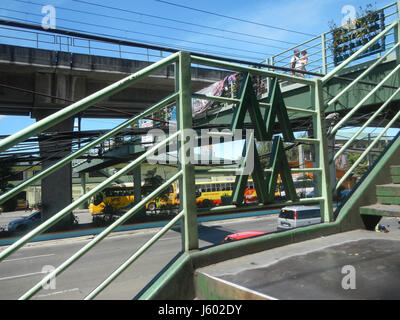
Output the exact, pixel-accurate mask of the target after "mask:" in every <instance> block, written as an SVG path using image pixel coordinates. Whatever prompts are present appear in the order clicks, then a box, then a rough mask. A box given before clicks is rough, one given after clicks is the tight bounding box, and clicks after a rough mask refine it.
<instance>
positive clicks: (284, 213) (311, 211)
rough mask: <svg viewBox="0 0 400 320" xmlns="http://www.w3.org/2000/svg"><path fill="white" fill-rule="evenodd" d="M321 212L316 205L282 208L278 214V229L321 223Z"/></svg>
mask: <svg viewBox="0 0 400 320" xmlns="http://www.w3.org/2000/svg"><path fill="white" fill-rule="evenodd" d="M321 221H322V219H321V212H320V209H319V207H316V206H290V207H284V208H282V210H281V212H280V213H279V216H278V230H287V229H293V228H298V227H304V226H309V225H312V224H317V223H321Z"/></svg>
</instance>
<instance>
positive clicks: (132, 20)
mask: <svg viewBox="0 0 400 320" xmlns="http://www.w3.org/2000/svg"><path fill="white" fill-rule="evenodd" d="M12 1H16V2H21V3H27V4H33V5H38V6H43V3H37V2H32V1H25V0H12ZM59 9H61V10H65V11H71V12H77V13H82V14H88V15H92V16H96V17H103V18H109V19H115V20H119V21H127V22H134V23H139V24H144V25H149V26H153V27H159V28H165V29H170V30H176V31H182V32H187V33H194V34H196V35H204V36H208V37H213V38H217V39H221V38H222V39H226V40H231V41H236V42H240V43H249V44H253V45H257V46H262V47H271V48H276V49H286V48H285V47H278V46H274V45H270V44H266V43H265V42H263V43H260V42H253V41H248V40H244V39H238V38H230V37H226V36H223V35H215V34H212V33H205V32H200V31H193V30H188V29H182V28H177V27H171V26H166V25H160V24H155V23H150V22H145V21H140V20H134V19H130V18H124V17H115V16H110V15H106V14H101V13H96V12H90V11H83V10H77V9H71V8H66V7H61V6H57V10H59Z"/></svg>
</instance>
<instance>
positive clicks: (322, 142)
mask: <svg viewBox="0 0 400 320" xmlns="http://www.w3.org/2000/svg"><path fill="white" fill-rule="evenodd" d="M392 30H393V31H394V32H395V33H397V32H398V21H395V22H393V23H392V24H391V25H390V26H388V27H387V28H386V29H385V31H384V32H382V33H381V34H379V35H378V36H377V37H375V38H374V39H373V40H372V41H371V43H369V44H367V45H366V46H365V47H363V48H362V49H361V50H359V51H358V52H357V53H355V54H354V55H353V56H352V57H350V58H349V59H347V60H346V61H344V62H343V63H342V64H341V65H340V66H338V67H337V68H334V69H333V70H332V71H331V72H329V73H328V74H326V75H325V76H324V77H322V78H317V79H305V78H300V77H294V76H290V75H286V74H280V73H276V72H272V71H268V70H261V69H257V68H252V67H245V66H242V65H237V64H233V63H228V62H224V61H221V60H215V59H209V58H204V57H199V56H191V55H190V54H189V53H186V52H179V53H176V54H173V55H171V56H170V57H167V58H165V59H163V60H161V61H159V62H157V63H154V64H153V65H151V66H149V67H147V68H145V69H143V70H142V71H139V72H137V73H135V74H133V75H130V76H128V77H126V78H125V79H123V80H121V81H118V82H116V83H114V84H112V85H110V86H108V87H106V88H104V89H102V90H100V91H99V92H96V93H94V94H92V95H90V96H89V97H87V98H84V99H82V100H80V101H78V102H76V103H74V104H72V105H71V106H69V107H67V108H64V109H62V110H60V111H58V112H56V113H54V114H53V115H51V116H49V117H47V118H44V119H43V120H41V121H38V122H37V123H35V124H33V125H31V126H29V127H27V128H26V129H24V130H22V131H20V132H18V133H16V134H14V135H11V136H10V137H7V138H6V139H3V140H1V141H0V152H4V151H5V150H7V149H9V148H11V147H13V146H15V145H17V144H18V143H19V142H22V141H24V140H26V139H27V138H29V137H31V136H33V135H36V134H38V133H40V132H43V131H44V130H46V129H48V128H50V127H52V126H54V125H55V124H57V123H60V122H62V121H64V120H65V119H68V118H70V117H72V116H74V115H76V114H77V113H79V112H82V111H83V110H85V109H87V108H89V107H90V106H91V105H93V104H95V103H97V102H99V101H102V100H103V99H105V98H107V97H109V96H111V95H112V94H115V93H117V92H119V91H121V90H123V89H125V88H127V87H129V86H130V85H132V84H133V83H135V82H136V81H139V80H141V79H143V78H144V77H147V76H149V75H151V74H152V73H154V72H156V71H157V70H159V69H161V68H165V67H167V66H169V65H170V64H174V65H175V92H174V93H173V94H171V95H170V96H168V97H166V98H165V99H163V100H162V101H160V102H159V103H157V104H155V105H154V106H152V107H150V108H148V109H147V110H145V111H143V112H142V113H140V114H139V115H137V116H135V117H132V118H131V119H128V120H127V121H125V122H124V123H122V124H121V125H119V126H117V127H116V128H114V129H113V130H111V131H109V132H107V133H106V134H103V135H102V136H101V137H99V138H97V139H96V140H94V141H93V142H90V143H88V144H87V145H85V146H83V147H82V148H81V149H79V150H77V151H75V152H73V153H71V154H70V155H68V156H66V157H65V158H63V159H62V160H60V161H59V162H57V163H56V164H54V165H52V166H50V167H49V168H46V169H44V170H42V171H41V172H39V173H38V174H36V175H34V176H33V177H32V178H30V179H28V180H26V181H24V182H22V183H21V184H20V185H18V186H16V187H15V188H14V189H12V190H10V191H8V192H6V193H4V194H2V195H0V204H1V203H4V202H5V201H7V200H8V199H10V198H12V197H13V196H15V195H16V194H18V193H19V192H21V191H22V190H24V189H25V188H27V187H28V186H30V185H32V184H33V183H35V182H37V181H38V180H41V179H43V178H45V177H47V176H48V175H50V174H51V173H53V172H55V171H56V170H58V169H60V168H61V167H63V166H65V165H67V164H69V163H71V161H72V160H74V159H77V158H79V157H80V156H82V155H83V154H84V153H86V152H88V151H89V150H91V149H92V148H93V147H95V146H97V145H98V144H100V143H102V142H104V141H105V140H106V139H109V138H111V137H113V136H115V135H116V134H118V133H120V132H121V131H122V130H124V129H125V128H126V127H127V126H129V125H131V124H132V123H134V122H136V121H138V120H140V119H143V118H144V117H146V116H148V115H150V114H152V113H153V112H154V111H156V110H159V109H161V108H163V107H165V106H167V105H169V104H171V103H173V102H175V103H176V105H177V119H178V121H177V129H178V131H176V132H175V133H173V134H170V136H169V137H168V138H166V139H165V140H163V141H161V142H159V143H157V144H156V145H155V146H153V147H152V148H150V149H148V150H147V151H146V152H145V153H144V154H142V155H141V156H139V157H138V158H137V159H135V160H134V161H132V162H130V163H129V164H127V165H126V166H125V167H124V168H122V169H120V170H119V171H117V172H116V173H115V174H113V175H112V176H110V177H109V178H107V179H106V180H105V181H103V182H102V183H100V184H99V185H98V186H96V187H95V188H94V189H92V190H90V191H89V192H88V193H86V194H84V195H82V196H81V197H80V198H79V199H77V200H76V201H74V202H72V203H71V204H69V205H68V206H67V207H65V208H64V209H63V210H61V211H59V212H58V213H56V214H55V215H53V216H52V217H51V218H50V219H48V220H47V221H45V222H44V223H43V224H42V225H40V226H38V227H37V228H35V229H34V230H32V231H30V232H28V233H27V234H26V235H24V236H22V237H21V238H20V239H19V240H17V241H16V242H15V243H13V244H12V245H10V246H9V247H7V248H6V249H5V250H3V251H2V252H1V253H0V262H1V261H3V260H4V259H5V258H6V257H8V256H9V255H11V254H12V253H14V252H15V251H16V250H18V249H19V248H21V247H22V246H23V245H25V244H26V243H28V242H29V241H30V240H32V239H33V238H34V237H35V236H37V235H39V234H40V233H42V232H44V231H46V230H47V229H49V228H50V227H51V226H53V225H54V224H56V223H57V222H58V221H60V220H61V219H62V218H63V217H65V216H67V215H68V214H70V213H71V212H72V210H74V209H75V208H78V206H80V205H81V204H82V203H84V202H86V201H87V200H89V199H90V198H91V197H92V196H94V195H95V194H96V193H98V192H101V191H102V190H104V188H106V187H107V186H108V185H110V184H111V183H113V182H114V181H116V180H117V179H119V178H120V177H122V176H123V175H125V174H127V173H128V172H130V171H132V170H133V169H134V168H136V167H137V166H139V165H140V164H141V163H143V162H144V161H145V160H146V158H147V157H148V156H149V155H152V154H154V153H155V152H156V151H158V150H160V149H161V148H162V147H164V146H166V145H167V144H168V143H170V142H172V141H175V140H177V141H178V157H179V159H180V161H179V163H178V171H177V173H175V174H174V175H173V176H172V177H171V178H169V179H168V180H167V181H165V182H164V183H163V184H162V185H161V186H160V187H158V188H156V189H155V190H154V191H153V192H151V193H150V194H149V195H147V196H146V197H144V198H143V199H142V200H141V201H140V202H138V203H137V204H135V206H134V207H133V208H131V209H130V210H129V211H128V212H126V213H125V214H124V215H122V216H121V217H120V218H118V219H117V220H116V221H115V222H113V223H112V224H111V225H110V226H108V227H107V228H105V229H104V230H103V231H102V232H101V233H100V234H99V235H97V236H96V237H95V238H94V239H93V240H91V241H90V242H89V243H87V244H86V245H85V246H84V247H83V248H82V249H80V250H79V251H78V252H76V253H75V254H74V255H72V256H71V257H70V258H69V259H68V260H66V261H65V262H63V263H62V264H61V265H60V266H59V267H57V268H56V269H55V270H54V271H53V272H51V273H49V274H48V275H47V276H46V277H44V278H43V279H42V280H41V281H40V282H39V283H37V284H36V285H35V286H34V287H33V288H32V289H30V290H29V291H28V292H26V293H25V294H24V295H23V296H21V298H20V299H28V298H30V297H32V296H33V295H34V294H36V293H37V292H38V291H39V290H40V289H41V288H42V286H43V285H44V284H46V283H47V282H48V281H49V280H50V279H52V278H54V277H56V276H58V275H59V274H61V273H62V272H63V271H64V270H66V269H67V268H68V267H69V266H71V265H72V264H73V263H74V262H76V261H77V260H78V259H79V258H81V257H82V256H83V255H84V254H86V253H87V252H88V251H89V250H90V249H92V248H93V247H94V246H95V245H97V244H98V243H99V242H100V241H102V240H103V239H104V238H105V237H107V236H108V235H109V234H110V233H111V232H113V231H114V230H115V229H116V228H117V227H119V226H120V225H122V224H123V223H124V222H126V221H127V220H128V219H129V218H130V217H132V216H133V215H135V214H136V213H137V212H138V211H139V210H140V209H141V208H143V207H144V206H145V205H146V203H147V202H148V201H149V200H150V199H153V198H155V197H157V196H158V195H160V194H161V193H162V192H163V190H164V189H165V187H167V186H168V185H170V184H171V183H173V182H175V181H177V180H179V182H180V183H179V185H180V202H181V203H180V205H181V208H180V213H179V214H178V215H177V216H175V217H174V218H173V219H172V220H171V221H170V222H169V223H168V224H167V225H166V226H165V227H164V228H162V229H161V230H160V231H159V232H158V233H157V234H156V235H155V236H153V237H152V239H150V240H149V241H148V242H146V244H145V245H144V246H143V247H142V248H140V249H139V250H138V251H137V252H135V253H134V254H133V255H132V256H130V257H129V258H128V259H127V260H126V261H125V262H124V263H123V264H122V265H120V266H119V267H118V268H117V269H116V270H115V271H114V272H113V273H112V274H111V275H110V276H109V277H107V279H106V280H104V281H103V282H102V283H101V284H100V285H99V286H98V287H97V288H95V289H94V290H93V291H92V292H91V293H90V294H89V295H88V296H87V297H86V299H93V298H94V297H96V296H97V295H98V294H99V293H100V292H101V291H102V290H104V289H105V288H106V287H107V286H108V285H109V284H110V283H111V282H112V281H113V280H114V279H116V278H117V277H118V276H119V275H120V274H121V273H122V272H123V271H124V270H126V268H128V266H130V265H131V264H132V263H133V262H134V261H136V260H137V259H138V258H139V257H140V256H141V255H142V254H143V253H144V252H145V251H146V250H147V249H148V248H150V247H151V246H152V245H153V244H154V243H155V242H156V241H157V240H158V239H159V238H160V237H161V236H162V235H163V234H165V232H167V231H168V230H169V229H170V228H171V227H172V226H173V225H175V224H176V223H178V222H179V221H182V227H183V230H184V232H182V237H183V241H182V243H183V250H184V251H185V252H188V253H190V252H193V251H194V250H197V249H198V247H199V237H198V229H197V214H198V213H199V211H198V210H197V208H196V201H195V176H196V174H226V173H233V174H235V173H236V174H237V172H238V170H241V169H242V168H241V167H240V166H239V167H236V168H232V167H231V168H213V169H196V168H195V165H194V164H193V163H190V162H187V161H186V160H187V158H188V157H189V153H188V152H190V151H188V150H187V149H186V148H185V144H186V143H187V142H188V141H187V140H186V138H187V137H186V135H185V130H187V129H192V126H193V118H192V107H191V106H192V99H193V98H198V99H206V100H207V99H208V100H214V101H219V102H223V103H229V104H234V105H238V104H239V103H240V99H234V98H221V97H212V96H207V95H199V94H195V93H192V88H191V65H192V64H197V65H202V66H208V67H213V68H217V69H224V70H230V71H233V72H243V73H247V74H251V75H259V76H262V77H265V78H270V79H272V80H276V81H282V80H286V81H290V82H294V83H300V84H303V85H306V86H308V87H309V92H310V109H301V108H298V107H296V106H290V107H286V109H287V110H288V111H291V112H294V113H299V114H302V115H303V116H305V117H311V118H312V126H313V135H314V136H313V137H308V138H297V139H294V140H293V141H290V142H292V143H296V142H299V143H308V144H312V145H313V146H314V147H315V167H314V168H305V169H291V170H290V173H295V172H314V173H316V176H317V189H318V191H319V194H317V195H316V196H315V197H314V198H308V199H298V200H290V201H285V202H280V203H279V204H280V205H290V204H297V203H301V204H305V203H315V202H318V203H319V204H320V207H321V214H322V218H323V219H322V221H323V223H330V222H332V221H333V219H334V218H333V209H332V185H331V181H330V180H331V177H330V174H329V161H330V160H331V159H329V157H328V152H327V151H328V135H327V129H326V124H325V110H326V107H327V105H326V104H325V103H324V101H323V87H324V85H326V84H327V83H328V82H329V81H330V80H331V79H332V78H333V77H335V76H336V75H337V74H338V73H339V72H340V71H341V70H342V69H343V68H344V67H346V66H347V65H349V64H350V63H352V62H354V60H355V59H356V58H357V57H358V56H359V55H360V54H362V53H363V52H365V50H368V47H370V46H372V45H373V44H374V43H375V42H376V41H379V39H381V38H382V37H385V36H386V35H387V33H388V32H391V31H392ZM317 39H318V38H317ZM302 45H303V44H302ZM398 49H399V45H398V43H396V44H395V45H394V46H393V47H392V48H391V49H390V51H389V52H387V53H386V54H385V55H384V56H382V57H381V58H379V59H378V60H377V61H376V62H375V63H374V64H372V65H371V66H370V67H369V68H368V69H367V70H366V71H364V72H363V73H362V74H361V75H360V76H359V77H357V78H356V79H355V80H354V81H353V82H352V83H350V84H349V85H348V87H347V88H345V89H344V90H342V92H340V93H339V97H334V98H333V99H332V100H331V101H330V102H328V106H329V105H333V104H334V103H337V101H338V100H339V99H340V97H341V96H343V94H344V93H346V92H348V91H349V90H351V89H352V88H353V87H354V85H355V84H357V82H359V81H361V79H362V78H363V77H364V76H366V75H367V74H368V73H369V72H371V70H373V68H374V67H375V66H377V65H379V64H380V63H382V62H383V61H384V60H385V58H386V57H387V56H388V55H389V54H390V53H391V52H392V51H394V50H396V52H397V53H398ZM325 58H326V57H325ZM398 69H399V66H397V67H395V68H394V69H393V70H392V71H391V72H390V73H389V74H388V75H387V76H386V77H385V78H384V79H382V80H381V81H380V83H379V84H378V86H377V88H378V89H376V90H375V89H374V90H373V91H371V92H373V93H372V94H374V93H376V92H377V90H379V88H381V87H382V86H383V85H384V83H385V81H387V80H388V79H389V78H391V77H392V76H393V75H395V74H396V73H397V71H398ZM399 91H400V88H399V89H397V90H396V91H395V93H393V94H392V95H391V97H390V98H389V100H388V101H385V102H384V104H383V105H382V106H381V107H380V108H379V109H378V110H377V111H376V112H375V113H374V116H373V117H371V119H369V120H368V121H367V122H366V123H365V124H364V125H363V127H364V128H365V127H367V126H368V125H369V123H370V122H371V121H373V119H374V117H377V116H378V114H379V113H380V112H381V111H383V109H385V108H386V107H387V106H388V105H389V103H390V101H392V100H393V99H395V98H396V96H397V94H398V92H399ZM372 94H370V93H369V94H368V95H367V98H365V97H364V98H363V99H362V100H361V101H360V103H358V104H357V106H356V107H355V108H353V109H352V110H351V111H350V112H349V113H348V115H347V116H345V118H343V119H342V120H341V121H340V122H339V123H338V124H337V125H336V126H335V127H334V128H333V130H331V132H330V133H329V134H334V133H335V132H336V131H337V130H338V129H339V128H340V127H341V126H343V125H344V123H346V121H347V120H348V119H349V118H350V117H351V116H352V115H353V114H354V113H355V112H356V111H357V110H359V108H361V107H362V106H363V105H364V103H365V102H366V101H367V100H368V98H369V97H370V96H372ZM259 105H260V107H262V108H263V109H265V110H268V108H272V105H271V104H270V103H265V102H263V103H260V104H259ZM354 109H355V111H353V110H354ZM399 117H400V112H399V113H397V114H396V116H395V117H394V118H393V119H392V120H391V121H390V122H389V123H388V124H387V126H386V127H385V129H384V132H385V131H386V130H387V129H388V128H390V127H391V126H392V125H393V123H394V122H395V121H396V120H397V119H398V118H399ZM360 130H361V129H360ZM361 131H362V130H361ZM361 131H360V133H361ZM224 134H225V135H232V133H223V132H216V133H214V135H217V136H218V135H220V136H223V135H224ZM356 136H357V134H356V135H355V136H354V137H353V138H352V139H351V141H349V143H348V144H347V145H346V146H345V147H347V146H349V145H350V144H351V142H352V141H354V139H356ZM379 138H380V137H379V136H378V138H377V139H376V141H379ZM374 143H376V142H374ZM345 147H343V150H339V152H338V153H337V154H336V155H335V156H334V158H333V159H336V157H337V156H338V155H339V154H340V153H342V152H344V150H345ZM372 147H373V144H372V146H371V148H372ZM368 151H369V150H368V149H367V150H366V151H365V152H364V153H365V154H367V153H368ZM248 155H249V154H248V153H246V157H248ZM362 156H364V154H363V155H362ZM360 158H361V157H360ZM360 161H361V160H360ZM355 165H356V164H355ZM352 169H354V168H351V169H350V170H349V173H348V174H350V172H351V171H352ZM265 172H271V168H267V169H265ZM348 174H347V175H346V177H347V176H348ZM344 179H345V178H343V179H342V180H343V181H344ZM342 180H341V181H339V183H338V184H337V185H336V189H337V188H338V187H339V186H340V184H341V183H342V182H343V181H342ZM271 206H276V203H260V204H258V205H255V206H248V207H246V209H247V210H252V209H254V208H256V209H260V208H269V207H271ZM226 210H230V211H235V210H243V208H242V207H241V206H240V205H233V204H232V205H225V206H219V207H216V208H211V209H209V212H212V213H215V212H219V211H226Z"/></svg>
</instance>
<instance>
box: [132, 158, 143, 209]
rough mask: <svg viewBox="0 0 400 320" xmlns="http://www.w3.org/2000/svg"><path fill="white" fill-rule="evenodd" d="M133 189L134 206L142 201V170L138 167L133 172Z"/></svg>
mask: <svg viewBox="0 0 400 320" xmlns="http://www.w3.org/2000/svg"><path fill="white" fill-rule="evenodd" d="M133 187H134V191H133V196H134V204H137V203H138V202H140V200H141V199H142V169H141V166H140V165H138V166H137V167H136V168H135V169H134V170H133Z"/></svg>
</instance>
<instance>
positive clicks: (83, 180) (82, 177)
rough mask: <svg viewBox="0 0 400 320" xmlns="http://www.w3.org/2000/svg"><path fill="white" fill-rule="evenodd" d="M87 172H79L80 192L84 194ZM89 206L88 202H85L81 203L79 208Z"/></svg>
mask: <svg viewBox="0 0 400 320" xmlns="http://www.w3.org/2000/svg"><path fill="white" fill-rule="evenodd" d="M88 175H89V174H88V173H86V172H81V193H82V195H84V194H85V193H86V182H87V179H88ZM88 207H89V204H88V203H87V202H85V203H82V205H81V208H82V209H87V208H88Z"/></svg>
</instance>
